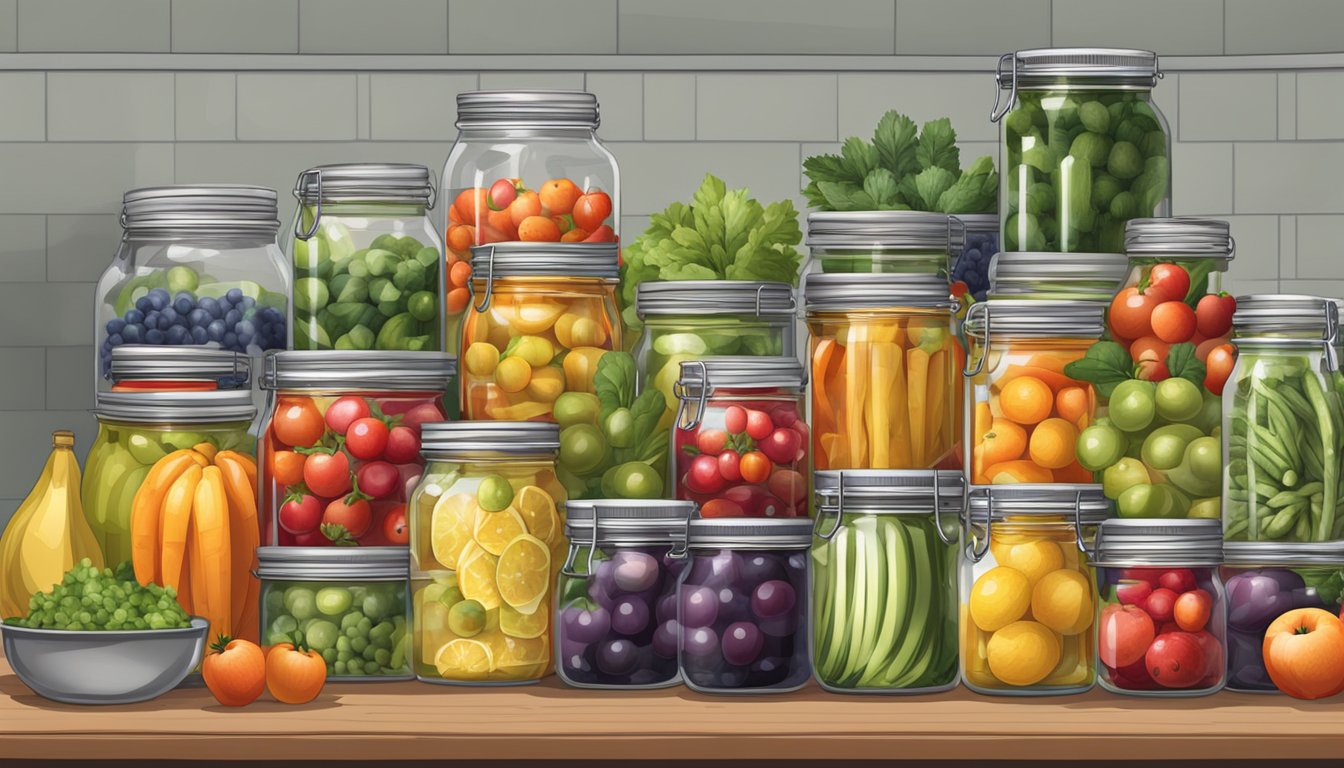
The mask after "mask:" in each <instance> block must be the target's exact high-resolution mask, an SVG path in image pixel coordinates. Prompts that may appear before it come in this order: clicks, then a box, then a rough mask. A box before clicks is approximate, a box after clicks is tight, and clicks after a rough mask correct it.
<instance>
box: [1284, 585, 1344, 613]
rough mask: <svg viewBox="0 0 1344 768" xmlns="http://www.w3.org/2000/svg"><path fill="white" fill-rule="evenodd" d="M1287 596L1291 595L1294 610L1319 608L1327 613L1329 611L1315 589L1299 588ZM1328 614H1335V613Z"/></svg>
mask: <svg viewBox="0 0 1344 768" xmlns="http://www.w3.org/2000/svg"><path fill="white" fill-rule="evenodd" d="M1289 594H1291V595H1292V601H1293V607H1294V608H1321V609H1323V610H1327V611H1329V610H1330V606H1328V605H1326V604H1325V601H1324V600H1322V599H1321V596H1320V595H1319V594H1318V593H1317V592H1316V588H1315V587H1301V588H1299V589H1294V590H1293V591H1292V592H1291V593H1289ZM1336 608H1338V606H1336ZM1330 612H1331V613H1337V611H1330Z"/></svg>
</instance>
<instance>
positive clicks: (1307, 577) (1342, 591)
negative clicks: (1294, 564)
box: [1299, 569, 1344, 606]
mask: <svg viewBox="0 0 1344 768" xmlns="http://www.w3.org/2000/svg"><path fill="white" fill-rule="evenodd" d="M1299 573H1301V575H1302V580H1303V581H1305V582H1306V583H1307V586H1308V587H1312V588H1314V589H1315V590H1316V596H1317V597H1319V598H1320V599H1321V602H1323V603H1325V604H1326V605H1328V606H1337V605H1339V604H1340V598H1341V597H1344V571H1330V572H1329V575H1328V576H1327V575H1325V574H1324V573H1320V572H1318V571H1316V570H1313V569H1304V570H1303V571H1300V572H1299Z"/></svg>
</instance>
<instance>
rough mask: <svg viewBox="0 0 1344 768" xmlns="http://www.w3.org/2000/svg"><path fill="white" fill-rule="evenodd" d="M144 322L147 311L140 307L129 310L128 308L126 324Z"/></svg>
mask: <svg viewBox="0 0 1344 768" xmlns="http://www.w3.org/2000/svg"><path fill="white" fill-rule="evenodd" d="M143 322H145V312H144V310H142V309H138V308H137V309H128V310H126V324H127V325H139V324H141V323H143Z"/></svg>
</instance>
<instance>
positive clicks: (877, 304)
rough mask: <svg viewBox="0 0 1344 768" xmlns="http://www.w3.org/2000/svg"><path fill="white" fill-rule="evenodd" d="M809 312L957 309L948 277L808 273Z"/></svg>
mask: <svg viewBox="0 0 1344 768" xmlns="http://www.w3.org/2000/svg"><path fill="white" fill-rule="evenodd" d="M803 307H804V309H805V310H806V311H808V312H844V311H849V310H861V309H899V308H906V307H908V308H911V309H946V310H948V311H949V312H950V311H951V310H953V309H955V308H956V307H957V303H956V302H955V301H953V299H952V289H951V287H950V286H949V285H948V282H947V278H946V277H943V276H941V275H923V274H914V273H911V274H896V273H883V272H875V273H867V272H865V273H848V272H809V273H807V274H806V275H804V276H803Z"/></svg>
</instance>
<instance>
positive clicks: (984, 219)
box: [956, 213, 999, 237]
mask: <svg viewBox="0 0 1344 768" xmlns="http://www.w3.org/2000/svg"><path fill="white" fill-rule="evenodd" d="M956 218H957V221H960V222H961V226H962V229H964V230H966V234H967V235H970V234H971V233H973V232H974V233H976V234H992V235H994V236H995V237H998V234H999V214H997V213H958V214H956Z"/></svg>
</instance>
